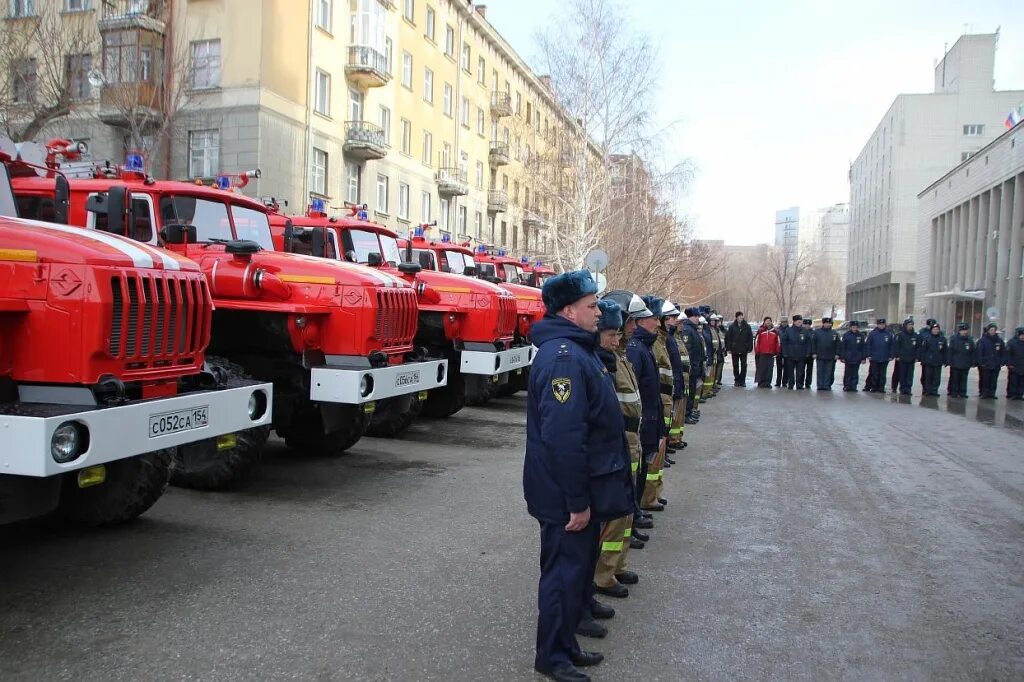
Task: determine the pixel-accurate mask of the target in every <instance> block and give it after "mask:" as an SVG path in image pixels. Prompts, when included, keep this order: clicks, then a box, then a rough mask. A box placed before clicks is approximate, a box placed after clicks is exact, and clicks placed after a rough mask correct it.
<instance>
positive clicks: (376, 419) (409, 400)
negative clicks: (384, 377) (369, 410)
mask: <svg viewBox="0 0 1024 682" xmlns="http://www.w3.org/2000/svg"><path fill="white" fill-rule="evenodd" d="M422 409H423V403H422V402H420V399H419V397H418V396H417V395H416V394H415V393H413V394H411V395H404V396H401V397H398V398H392V399H389V400H381V401H380V402H378V403H377V409H376V410H374V413H373V418H372V419H371V420H370V428H368V429H367V430H366V435H368V436H375V437H377V438H394V437H395V436H398V435H400V434H401V433H402V432H403V431H405V430H406V429H407V428H409V425H410V424H412V423H413V421H414V420H415V419H416V417H417V416H419V414H420V411H421V410H422Z"/></svg>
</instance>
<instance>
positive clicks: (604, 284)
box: [590, 272, 608, 296]
mask: <svg viewBox="0 0 1024 682" xmlns="http://www.w3.org/2000/svg"><path fill="white" fill-rule="evenodd" d="M590 274H592V275H593V276H594V283H595V284H597V294H598V296H600V295H601V294H602V293H604V290H605V289H607V288H608V278H607V277H605V276H604V275H602V274H601V273H600V272H592V273H590Z"/></svg>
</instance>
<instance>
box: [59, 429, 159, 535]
mask: <svg viewBox="0 0 1024 682" xmlns="http://www.w3.org/2000/svg"><path fill="white" fill-rule="evenodd" d="M173 457H174V449H173V448H165V449H163V450H156V451H154V452H147V453H146V454H144V455H139V456H137V457H129V458H127V459H121V460H117V461H115V462H109V463H107V464H106V465H105V468H106V479H105V480H104V481H103V482H102V483H100V484H98V485H94V486H89V487H88V488H80V487H79V486H78V476H77V474H76V473H70V474H67V478H66V479H65V481H64V490H63V493H62V495H61V501H60V514H61V515H63V516H64V518H65V519H67V520H68V521H70V522H72V523H75V524H80V525H84V526H112V525H114V524H118V523H124V522H126V521H131V520H132V519H134V518H136V517H137V516H139V515H140V514H142V513H144V512H145V511H146V510H147V509H149V508H150V507H152V506H153V503H154V502H156V501H157V500H158V499H160V496H161V495H163V494H164V490H166V489H167V484H168V482H169V481H170V476H171V460H172V458H173Z"/></svg>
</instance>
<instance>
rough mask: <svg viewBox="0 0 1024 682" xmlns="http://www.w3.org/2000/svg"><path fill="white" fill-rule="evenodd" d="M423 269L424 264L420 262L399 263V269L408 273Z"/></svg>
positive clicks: (412, 273)
mask: <svg viewBox="0 0 1024 682" xmlns="http://www.w3.org/2000/svg"><path fill="white" fill-rule="evenodd" d="M422 269H423V266H422V265H420V264H419V263H399V264H398V271H399V272H401V273H403V274H406V275H415V274H416V273H417V272H419V271H420V270H422Z"/></svg>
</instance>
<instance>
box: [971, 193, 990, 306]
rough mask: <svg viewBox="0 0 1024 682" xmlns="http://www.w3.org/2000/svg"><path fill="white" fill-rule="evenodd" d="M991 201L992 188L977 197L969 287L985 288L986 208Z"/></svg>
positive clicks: (987, 233)
mask: <svg viewBox="0 0 1024 682" xmlns="http://www.w3.org/2000/svg"><path fill="white" fill-rule="evenodd" d="M991 201H992V190H989V191H987V192H985V193H983V194H982V195H981V196H980V197H978V231H977V234H976V235H975V240H974V277H972V278H971V289H984V288H985V247H986V246H987V245H988V242H987V241H986V240H987V239H988V235H989V232H988V212H989V211H988V209H989V203H990V202H991Z"/></svg>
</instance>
